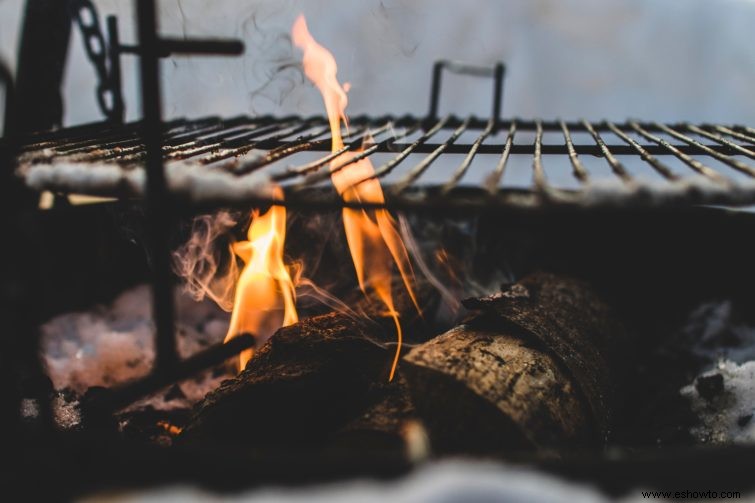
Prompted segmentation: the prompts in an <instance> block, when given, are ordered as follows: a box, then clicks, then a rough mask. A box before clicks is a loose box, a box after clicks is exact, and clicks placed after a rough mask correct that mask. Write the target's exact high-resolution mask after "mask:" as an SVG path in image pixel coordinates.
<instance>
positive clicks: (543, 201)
mask: <svg viewBox="0 0 755 503" xmlns="http://www.w3.org/2000/svg"><path fill="white" fill-rule="evenodd" d="M139 127H140V125H139V123H132V124H127V125H123V126H103V125H102V124H93V125H88V126H80V127H76V128H71V129H68V130H63V131H59V132H55V133H51V134H47V135H38V136H35V137H31V138H28V139H27V141H26V142H25V146H24V147H23V148H22V151H21V154H20V156H19V171H18V172H19V174H21V176H23V177H24V178H25V179H26V182H27V184H29V185H30V186H31V187H33V188H34V189H37V190H51V191H54V192H73V193H87V194H93V195H106V196H116V197H133V196H140V195H142V193H143V179H144V174H143V171H142V169H141V165H142V164H143V163H144V161H145V159H146V154H145V149H144V145H143V143H142V141H141V140H140V136H139ZM343 134H344V135H345V143H346V146H345V147H344V148H343V149H341V150H340V151H338V152H334V153H330V145H331V136H330V130H329V127H328V122H327V120H326V119H325V118H322V117H313V118H306V119H302V118H298V117H283V118H273V117H258V118H252V117H245V116H242V117H235V118H231V119H220V118H216V117H210V118H203V119H197V120H184V119H181V120H176V121H173V122H170V123H167V124H165V127H164V131H163V134H162V139H163V155H164V159H165V161H166V170H167V176H168V183H169V185H170V186H171V188H172V189H173V191H174V192H175V193H176V194H178V195H180V196H182V197H185V198H186V199H188V200H189V201H191V202H195V203H212V204H239V203H250V202H255V201H259V200H263V201H264V200H266V197H265V194H266V193H267V192H268V191H267V188H268V187H269V185H270V184H271V183H275V184H279V185H282V186H283V187H284V188H285V189H286V201H287V203H288V204H291V205H296V206H305V207H306V206H313V207H322V206H341V205H343V203H342V202H341V200H340V198H339V197H338V195H337V194H336V193H335V191H334V190H333V189H332V188H331V186H330V184H329V182H328V179H329V177H330V174H331V172H332V171H333V170H341V169H348V167H349V165H350V164H351V163H353V162H356V161H358V160H360V159H363V158H369V159H371V160H372V162H373V165H374V169H375V174H374V177H377V178H380V179H381V181H382V182H383V185H384V188H385V192H386V205H387V206H390V207H397V208H418V207H449V208H458V207H463V208H472V209H474V208H479V209H483V208H490V207H496V206H498V207H500V206H512V207H543V206H548V205H556V206H562V205H576V206H601V205H636V204H642V205H648V204H667V203H677V204H679V203H703V202H705V203H718V204H732V205H742V204H751V203H753V202H755V163H753V160H754V159H755V129H753V128H750V127H746V126H737V125H713V124H702V125H693V124H688V123H680V124H672V125H667V124H660V123H657V122H653V123H646V122H636V121H628V122H624V123H613V122H607V121H603V122H588V121H584V120H583V121H579V122H565V121H541V120H534V121H531V120H530V121H528V120H520V119H513V120H507V121H495V122H494V121H487V120H481V119H477V118H474V117H470V118H466V119H459V118H457V117H454V116H447V117H444V118H439V119H427V118H425V119H419V118H413V117H400V118H396V117H380V118H368V117H356V118H354V119H353V120H352V122H351V124H350V129H349V130H348V131H344V132H343ZM347 151H350V152H352V153H354V154H356V155H353V156H348V157H346V156H343V157H342V154H344V152H347ZM340 159H343V161H341V160H340Z"/></svg>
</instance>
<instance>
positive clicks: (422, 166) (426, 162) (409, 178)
mask: <svg viewBox="0 0 755 503" xmlns="http://www.w3.org/2000/svg"><path fill="white" fill-rule="evenodd" d="M468 126H469V119H467V120H465V121H464V122H462V124H461V125H460V126H459V127H458V128H456V130H455V131H454V132H453V133H452V134H451V136H449V137H448V140H446V141H445V143H443V144H441V145H440V146H439V147H438V148H436V149H435V150H434V151H433V152H432V153H430V155H428V156H427V157H425V158H424V159H423V160H422V161H421V162H420V163H419V164H417V165H416V166H414V167H413V168H412V169H411V170H409V172H408V173H407V174H406V175H405V176H404V177H403V178H402V179H401V180H399V181H398V182H397V183H396V184H395V185H394V186H393V192H394V193H396V194H400V193H402V192H404V191H405V190H406V189H407V188H409V186H410V185H411V184H412V183H414V181H416V180H417V179H418V178H419V177H420V176H422V173H424V172H425V171H427V168H429V167H430V165H431V164H432V163H433V161H435V159H437V158H438V156H440V154H442V153H443V151H444V150H446V149H447V148H448V146H449V145H452V144H453V143H454V142H455V141H456V140H457V139H458V138H459V136H461V135H462V134H463V133H464V131H466V130H467V127H468Z"/></svg>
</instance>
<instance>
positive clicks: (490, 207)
mask: <svg viewBox="0 0 755 503" xmlns="http://www.w3.org/2000/svg"><path fill="white" fill-rule="evenodd" d="M138 7H139V8H138V26H139V42H140V43H139V46H138V47H128V46H123V45H121V44H120V42H119V41H118V33H117V23H116V22H115V21H114V20H110V21H109V22H108V32H109V35H108V39H109V50H108V57H109V58H110V59H109V62H108V64H107V67H109V68H111V71H110V78H111V80H110V81H109V85H110V86H111V87H110V91H111V92H112V93H113V97H114V100H113V103H114V104H115V105H114V107H113V108H111V109H110V113H109V119H108V120H106V121H104V122H99V123H93V124H86V125H80V126H74V127H68V128H64V129H59V130H56V131H43V132H34V133H20V132H16V131H15V130H14V128H13V123H12V122H10V123H9V124H10V125H9V126H8V127H6V128H5V130H4V131H5V132H6V135H5V138H4V139H3V140H2V147H3V151H4V152H5V153H11V154H12V155H11V156H10V157H11V158H12V161H8V164H9V165H12V170H13V173H14V175H15V177H16V182H18V181H20V182H21V183H23V185H25V187H26V188H27V189H31V190H33V191H35V192H44V191H49V192H52V193H53V194H55V195H56V196H57V197H58V201H59V202H60V201H65V196H67V195H72V194H84V195H91V196H102V197H107V198H115V199H117V200H120V201H121V202H124V201H126V202H128V201H144V205H145V208H146V211H147V215H148V218H147V222H148V223H149V229H148V241H149V244H150V250H151V257H152V260H153V264H152V265H153V267H154V268H155V274H154V292H155V294H154V298H155V318H156V325H157V332H156V333H157V335H156V347H157V358H156V363H155V368H154V369H153V372H152V373H151V374H150V375H149V376H147V377H146V378H144V379H142V380H139V381H136V382H134V383H130V384H127V385H125V386H122V387H120V388H116V389H113V390H109V392H107V393H105V392H103V394H102V395H100V396H95V397H93V399H92V401H91V403H90V404H88V407H89V409H90V410H91V411H93V412H92V417H98V418H100V419H101V420H103V421H106V420H107V418H108V417H109V414H110V413H112V411H114V410H116V409H118V408H121V407H123V406H125V405H128V404H130V403H131V402H133V401H134V400H136V399H137V398H140V397H141V396H144V395H146V394H148V393H150V392H152V391H155V390H157V389H159V388H162V387H164V386H166V385H168V384H171V383H174V382H177V381H179V380H181V379H184V378H186V377H190V376H191V375H193V374H194V373H196V372H198V371H199V370H202V369H205V368H208V367H210V366H212V365H214V364H217V363H219V362H222V361H224V360H225V359H227V358H228V357H229V356H232V355H235V354H238V353H239V352H241V351H242V350H244V349H247V348H249V347H251V346H252V345H253V339H252V337H251V336H242V337H238V338H236V339H233V340H232V341H231V342H230V343H228V344H225V345H223V346H218V347H213V348H210V349H209V350H206V351H205V352H203V353H200V354H198V355H196V356H194V357H192V358H190V359H189V360H184V361H180V360H179V358H178V356H177V351H176V348H175V339H174V333H173V309H172V303H171V300H170V296H171V281H172V280H171V274H170V270H169V267H170V265H169V255H168V254H169V246H168V242H167V240H166V237H165V236H166V231H167V229H169V228H170V226H171V225H172V224H173V223H174V222H175V220H176V218H177V216H178V215H179V214H181V215H186V214H190V215H191V214H196V213H199V212H203V211H207V210H210V209H215V208H218V207H237V208H249V207H260V206H265V205H271V204H274V205H285V206H287V207H291V208H295V209H296V210H297V211H328V210H331V209H337V208H341V207H343V206H356V207H360V206H361V207H375V206H385V207H387V208H390V209H393V210H400V211H405V212H410V213H411V212H416V213H417V214H419V215H423V214H428V213H440V214H443V215H450V216H455V215H470V214H472V215H485V216H487V217H489V218H490V217H494V218H495V217H499V216H500V217H502V218H520V219H521V220H520V221H521V222H529V223H531V222H532V221H533V219H535V220H537V219H549V220H548V221H550V222H563V220H562V219H563V218H565V217H564V215H577V214H579V215H581V216H580V217H579V218H584V219H586V221H587V222H593V220H591V219H593V218H595V217H594V216H595V215H601V218H604V217H605V215H606V214H607V213H606V212H609V213H608V215H610V217H609V218H610V219H614V221H619V222H626V221H627V220H628V219H631V218H635V217H634V216H633V215H636V214H638V213H639V214H642V215H646V216H647V218H649V219H650V220H653V219H656V218H659V219H661V220H662V221H664V222H666V220H664V219H665V218H669V217H668V215H670V214H671V215H676V216H675V217H673V218H674V219H672V220H670V221H672V222H674V223H679V220H675V218H677V217H678V215H679V212H680V211H691V212H692V214H694V211H696V210H694V208H693V207H695V206H697V205H702V204H706V205H727V206H745V205H750V204H753V203H755V128H752V127H749V126H747V125H738V124H690V123H677V124H662V123H658V122H645V121H641V120H629V121H626V122H622V123H617V122H611V121H600V122H594V121H586V120H541V119H534V120H532V119H522V118H505V114H504V113H503V110H504V108H503V96H504V93H503V83H504V74H505V67H504V65H503V64H501V63H499V64H496V65H493V66H490V67H483V66H476V65H469V64H466V63H459V62H452V61H440V62H437V63H435V66H434V68H433V72H432V83H431V93H430V107H429V111H428V114H427V116H425V117H412V116H401V117H393V116H385V117H366V116H360V117H354V118H352V120H351V121H350V124H349V128H348V129H347V130H344V131H343V134H344V138H345V142H346V145H345V147H343V148H342V149H341V150H339V151H337V152H330V145H331V141H332V138H331V135H330V129H329V124H328V120H327V118H324V117H296V116H289V117H272V116H263V117H250V116H238V117H232V118H220V117H205V118H199V119H177V120H171V121H167V122H163V121H162V118H161V113H160V99H159V95H160V94H159V93H160V90H159V78H158V65H157V62H158V60H159V58H161V57H167V56H168V55H170V54H171V53H176V52H199V53H220V54H237V53H238V52H239V48H240V44H239V43H237V42H233V41H227V42H218V41H196V42H190V43H183V42H178V41H174V40H166V39H161V38H159V37H158V35H157V33H156V24H157V23H156V18H155V6H154V2H153V1H149V0H141V1H139V2H138ZM103 42H104V39H103ZM122 54H131V55H136V56H138V57H139V59H140V64H141V93H142V105H143V119H142V120H140V121H137V122H132V123H127V124H123V123H122V122H121V118H122V116H123V106H124V105H123V100H122V97H121V96H120V91H119V89H118V86H119V85H120V72H119V68H120V66H119V62H118V61H119V58H120V56H121V55H122ZM444 72H452V73H457V74H465V75H471V76H474V77H478V78H491V79H492V82H493V86H492V87H493V92H492V97H491V101H492V113H491V115H490V117H486V118H479V117H461V118H460V117H457V116H455V115H442V114H440V113H439V102H440V95H441V80H442V77H443V74H444ZM103 102H104V100H103ZM103 106H105V105H103ZM9 107H10V105H9ZM9 107H6V113H8V112H9V111H10V108H9ZM347 151H349V152H352V153H355V154H356V155H355V156H353V157H351V158H350V159H349V160H348V161H345V162H343V163H341V164H337V165H335V166H330V164H331V162H332V161H334V160H337V159H338V158H339V156H340V155H341V154H343V153H344V152H347ZM363 158H370V159H372V160H373V164H374V165H375V174H374V177H377V178H379V179H380V180H381V182H382V185H383V187H384V190H385V194H386V200H385V203H381V204H380V205H377V204H372V203H365V204H361V205H360V204H356V203H353V202H352V203H347V202H344V200H343V199H341V198H340V197H339V196H338V194H337V193H336V192H335V190H334V188H333V187H332V186H331V184H330V183H329V179H330V176H331V173H332V171H334V170H341V169H347V168H348V166H349V164H351V163H354V162H356V161H358V160H360V159H363ZM512 164H515V165H517V166H519V167H521V166H523V165H526V166H528V167H529V175H528V176H527V181H526V182H522V181H521V180H520V181H519V182H518V183H516V181H514V182H511V181H510V180H509V179H510V178H511V177H510V171H511V166H512ZM4 168H5V169H6V171H10V170H9V169H8V167H7V166H4ZM274 185H279V186H281V187H283V189H284V197H283V199H280V198H275V197H272V195H271V193H272V192H271V187H272V186H274ZM632 212H636V213H632ZM624 219H627V220H624ZM538 221H540V220H538ZM601 221H602V220H601ZM548 225H554V226H557V225H558V224H557V223H556V224H553V223H551V224H548ZM685 225H688V224H685ZM713 225H715V224H713ZM549 228H550V227H549ZM727 229H728V228H727ZM551 230H552V228H551ZM26 328H27V329H30V327H26ZM30 332H32V333H33V330H31V329H30ZM27 335H28V334H24V336H27ZM33 345H34V344H32V346H33ZM29 354H34V351H33V350H32V351H28V348H27V357H28V355H29ZM32 360H33V358H32ZM37 373H38V374H40V373H41V369H39V368H37ZM38 391H39V394H40V396H42V395H43V394H44V392H45V390H44V389H43V390H38ZM43 401H44V400H43ZM41 413H42V414H43V415H44V413H45V409H44V408H43V409H42V412H41ZM48 414H49V411H48ZM48 420H49V418H48ZM140 454H141V453H140ZM733 456H736V457H737V458H738V459H751V458H752V457H753V453H752V452H750V450H749V449H743V450H741V451H740V450H737V451H736V452H735V453H734V454H733ZM132 459H138V456H137V457H136V458H132ZM209 459H211V458H209ZM171 462H173V463H177V465H178V466H185V465H183V464H181V462H180V461H178V460H175V459H171ZM305 462H306V460H305ZM280 463H285V460H280ZM592 463H593V461H592V460H588V461H586V462H585V463H584V464H583V465H582V466H583V467H584V470H585V472H587V471H592V469H593V468H594V465H593V464H592ZM273 464H275V463H273ZM545 464H546V465H548V463H547V462H546V463H545ZM205 465H206V463H203V464H201V465H198V466H197V467H196V468H195V469H196V470H199V469H200V466H201V469H207V466H205ZM307 466H309V464H308V465H307ZM381 467H384V465H381ZM362 468H365V470H366V471H368V472H370V471H371V470H372V469H373V468H374V467H362ZM339 469H343V466H339ZM394 469H399V470H400V467H394ZM555 469H556V470H560V471H564V467H563V466H561V467H560V468H555ZM615 469H622V467H621V466H619V467H617V468H615ZM272 471H274V470H271V472H272ZM357 471H359V470H357ZM389 471H392V470H389ZM567 471H568V470H567ZM609 471H610V470H609ZM229 475H230V476H231V477H232V474H229ZM237 475H238V476H239V477H241V474H237ZM604 476H605V477H607V478H608V477H610V476H612V475H611V474H610V473H609V474H604Z"/></svg>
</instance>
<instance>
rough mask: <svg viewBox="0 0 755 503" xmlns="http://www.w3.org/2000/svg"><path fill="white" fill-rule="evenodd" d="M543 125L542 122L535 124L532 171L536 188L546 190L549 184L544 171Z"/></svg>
mask: <svg viewBox="0 0 755 503" xmlns="http://www.w3.org/2000/svg"><path fill="white" fill-rule="evenodd" d="M542 150H543V124H542V122H540V121H536V122H535V154H534V155H533V158H532V170H533V177H534V181H535V187H537V188H538V189H540V190H545V189H546V186H547V182H546V180H545V171H544V170H543V156H542Z"/></svg>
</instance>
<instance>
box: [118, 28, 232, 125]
mask: <svg viewBox="0 0 755 503" xmlns="http://www.w3.org/2000/svg"><path fill="white" fill-rule="evenodd" d="M107 32H108V59H109V63H110V65H109V67H110V85H111V88H112V89H113V94H114V95H113V109H114V115H115V116H116V117H117V118H118V119H117V120H118V121H119V122H123V117H124V113H125V106H124V101H123V82H122V73H121V59H120V58H121V55H123V54H132V55H136V56H143V55H144V49H143V48H142V47H140V46H138V45H124V44H121V42H120V36H119V32H118V18H117V17H116V16H108V17H107ZM243 53H244V42H242V41H241V40H237V39H228V40H218V39H186V40H184V39H175V38H163V37H159V38H157V40H156V47H155V55H156V56H157V57H158V58H168V57H171V56H174V55H197V54H201V55H205V56H239V55H241V54H243Z"/></svg>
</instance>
